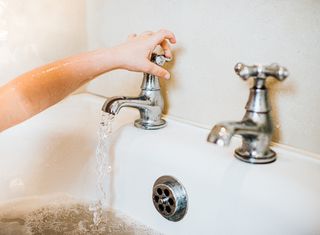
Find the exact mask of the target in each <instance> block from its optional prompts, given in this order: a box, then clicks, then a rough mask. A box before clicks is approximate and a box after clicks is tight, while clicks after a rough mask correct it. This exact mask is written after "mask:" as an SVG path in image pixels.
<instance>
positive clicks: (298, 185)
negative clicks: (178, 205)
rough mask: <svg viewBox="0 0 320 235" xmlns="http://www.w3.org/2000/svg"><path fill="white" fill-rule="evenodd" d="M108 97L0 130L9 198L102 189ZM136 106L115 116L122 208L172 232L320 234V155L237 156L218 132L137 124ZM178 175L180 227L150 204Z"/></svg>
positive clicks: (1, 183) (116, 199)
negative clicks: (213, 139)
mask: <svg viewBox="0 0 320 235" xmlns="http://www.w3.org/2000/svg"><path fill="white" fill-rule="evenodd" d="M103 102H104V99H102V98H98V97H95V96H92V95H86V94H83V95H77V96H72V97H69V98H68V99H66V100H65V101H63V102H61V103H60V104H58V105H56V106H54V107H52V108H50V109H49V110H47V111H45V112H43V113H41V114H40V115H38V116H36V117H34V118H33V119H31V120H29V121H27V122H25V123H23V124H21V125H19V126H16V127H14V128H11V129H9V130H7V131H4V132H2V133H1V134H0V156H1V157H0V201H1V202H3V201H7V200H9V199H13V198H17V197H25V196H32V195H41V194H51V193H56V192H62V193H69V194H71V195H73V196H75V197H78V198H82V199H85V200H92V199H94V195H95V173H94V164H95V158H94V154H95V148H96V144H97V127H98V122H99V119H100V108H101V106H102V104H103ZM136 117H137V112H136V111H131V110H129V109H123V110H122V111H121V112H120V114H119V116H118V117H117V118H116V123H115V129H117V131H115V133H114V135H113V138H112V142H113V144H112V148H111V150H110V152H111V156H112V159H113V164H112V166H113V171H112V175H111V181H112V185H113V186H112V187H111V191H110V192H109V195H110V196H111V198H112V200H111V202H112V203H111V204H112V206H113V207H114V208H116V209H118V210H120V211H122V212H124V213H125V214H127V215H129V216H131V217H133V218H135V219H136V220H138V221H140V222H142V223H144V224H146V225H149V226H151V227H152V228H154V229H156V230H158V231H160V232H163V233H164V234H319V233H320V200H319V198H320V184H319V180H320V161H319V158H318V157H315V156H308V155H302V154H298V153H295V152H293V151H288V150H286V149H282V148H279V147H275V148H274V150H275V151H276V152H277V153H278V159H277V161H276V162H275V163H273V164H269V165H250V164H247V163H243V162H241V161H239V160H237V159H235V158H234V157H233V150H234V148H235V147H236V146H238V145H239V140H238V139H235V140H234V142H233V143H232V145H231V146H230V147H227V148H221V147H218V146H215V145H213V144H210V143H207V142H206V137H207V134H208V132H209V130H207V129H201V128H198V127H195V126H192V125H187V124H183V123H180V122H177V121H174V120H171V119H167V120H168V126H167V127H166V128H165V129H162V130H157V131H145V130H140V129H137V128H135V127H133V125H132V123H133V121H134V120H135V118H136ZM162 175H172V176H174V177H175V178H177V179H178V180H179V181H180V182H181V183H182V184H183V185H184V186H185V188H186V190H187V192H188V197H189V209H188V213H187V215H186V217H185V218H184V219H183V220H182V221H180V222H177V223H174V222H169V221H167V220H165V219H163V218H162V217H161V216H160V215H159V214H158V212H157V211H156V210H155V208H154V207H153V204H152V200H151V191H152V186H153V183H154V181H155V180H156V179H157V178H158V177H160V176H162Z"/></svg>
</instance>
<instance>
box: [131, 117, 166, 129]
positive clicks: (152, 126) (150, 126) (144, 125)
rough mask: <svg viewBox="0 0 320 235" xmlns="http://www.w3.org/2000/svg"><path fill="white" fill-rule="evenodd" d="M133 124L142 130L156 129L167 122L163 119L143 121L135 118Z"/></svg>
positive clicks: (162, 126) (164, 125)
mask: <svg viewBox="0 0 320 235" xmlns="http://www.w3.org/2000/svg"><path fill="white" fill-rule="evenodd" d="M134 126H135V127H137V128H141V129H144V130H158V129H161V128H164V127H166V126H167V122H166V121H165V120H164V119H160V120H159V121H157V122H145V121H144V120H143V119H137V120H135V122H134Z"/></svg>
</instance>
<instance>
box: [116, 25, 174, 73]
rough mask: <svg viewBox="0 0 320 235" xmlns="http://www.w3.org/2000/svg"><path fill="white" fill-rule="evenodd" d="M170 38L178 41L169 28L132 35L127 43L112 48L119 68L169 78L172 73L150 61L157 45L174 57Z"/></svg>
mask: <svg viewBox="0 0 320 235" xmlns="http://www.w3.org/2000/svg"><path fill="white" fill-rule="evenodd" d="M168 40H169V42H170V43H172V44H174V43H176V38H175V36H174V34H173V33H172V32H170V31H168V30H165V29H161V30H159V31H158V32H151V31H148V32H145V33H142V34H141V35H138V36H137V35H136V34H132V35H130V36H129V37H128V40H127V41H126V42H125V43H123V44H120V45H118V46H116V47H113V48H111V50H112V53H113V56H114V59H115V60H116V64H117V67H118V68H122V69H127V70H130V71H137V72H140V71H141V72H145V73H151V74H153V75H156V76H158V77H162V78H166V79H169V78H170V73H169V72H168V71H167V70H165V69H164V68H162V67H160V66H158V65H156V64H154V63H152V62H150V58H151V54H152V52H153V51H154V49H155V48H156V46H157V45H160V46H161V47H162V49H163V50H164V53H165V56H166V57H168V58H171V57H172V54H171V50H170V44H169V42H168Z"/></svg>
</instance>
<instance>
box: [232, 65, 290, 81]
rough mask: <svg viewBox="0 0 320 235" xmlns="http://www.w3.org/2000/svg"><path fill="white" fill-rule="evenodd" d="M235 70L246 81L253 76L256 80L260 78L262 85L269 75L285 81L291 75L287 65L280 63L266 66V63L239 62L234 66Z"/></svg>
mask: <svg viewBox="0 0 320 235" xmlns="http://www.w3.org/2000/svg"><path fill="white" fill-rule="evenodd" d="M234 71H235V72H236V73H237V74H238V75H239V77H241V78H242V79H243V80H244V81H246V80H248V79H249V78H251V77H252V78H254V79H255V80H259V84H261V85H264V83H265V80H266V79H267V78H268V77H273V78H275V79H277V80H279V81H283V80H285V79H286V78H287V77H288V76H289V72H288V70H287V69H286V68H285V67H282V66H280V65H278V64H271V65H268V66H264V65H251V66H248V65H245V64H242V63H237V64H236V66H235V67H234ZM256 82H258V81H256Z"/></svg>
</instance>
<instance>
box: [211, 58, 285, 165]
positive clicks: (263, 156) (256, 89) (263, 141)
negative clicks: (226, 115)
mask: <svg viewBox="0 0 320 235" xmlns="http://www.w3.org/2000/svg"><path fill="white" fill-rule="evenodd" d="M235 72H236V73H237V74H238V75H239V76H240V77H241V78H242V79H243V80H245V81H246V80H248V79H249V78H250V77H252V78H254V85H253V87H252V88H251V89H250V95H249V99H248V102H247V105H246V107H245V109H246V113H245V115H244V117H243V119H242V121H240V122H222V123H219V124H217V125H215V126H214V127H213V128H212V130H211V132H210V134H209V136H208V142H211V143H215V144H218V145H221V146H225V145H229V143H230V140H231V138H232V136H233V135H236V134H238V135H240V136H241V137H242V146H241V147H240V148H237V149H236V150H235V153H234V155H235V157H236V158H238V159H240V160H242V161H245V162H249V163H254V164H259V163H260V164H261V163H271V162H273V161H275V160H276V153H275V152H274V151H273V150H271V149H270V147H269V146H270V141H271V138H272V133H273V126H272V118H271V115H270V105H269V101H268V89H267V88H266V86H265V82H266V79H267V78H268V77H273V78H275V79H277V80H279V81H283V80H284V79H286V78H287V77H288V74H289V73H288V70H287V69H286V68H284V67H281V66H279V65H277V64H271V65H269V66H261V65H254V66H246V65H244V64H241V63H238V64H237V65H236V66H235Z"/></svg>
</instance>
